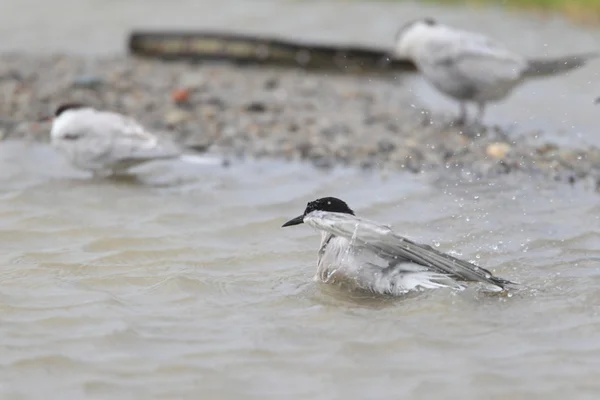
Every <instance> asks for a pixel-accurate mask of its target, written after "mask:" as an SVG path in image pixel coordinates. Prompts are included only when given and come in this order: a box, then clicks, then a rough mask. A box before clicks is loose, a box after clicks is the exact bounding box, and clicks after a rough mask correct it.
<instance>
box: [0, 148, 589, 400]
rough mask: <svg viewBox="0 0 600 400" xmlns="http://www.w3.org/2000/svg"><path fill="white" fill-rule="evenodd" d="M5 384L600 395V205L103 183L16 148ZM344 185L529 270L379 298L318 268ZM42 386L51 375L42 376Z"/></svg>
mask: <svg viewBox="0 0 600 400" xmlns="http://www.w3.org/2000/svg"><path fill="white" fill-rule="evenodd" d="M0 163H1V164H0V188H1V189H0V215H1V218H0V239H1V241H2V249H3V251H2V253H1V254H0V271H1V272H0V274H1V282H2V284H1V285H0V315H1V318H2V323H1V324H0V337H1V338H2V340H1V341H0V354H2V357H0V377H1V380H0V397H2V398H3V399H12V398H15V399H20V398H28V399H29V398H47V394H48V393H52V394H53V397H56V398H62V399H70V398H119V399H127V398H131V399H133V398H135V399H140V398H144V399H149V398H164V399H167V398H169V399H172V398H200V397H202V398H222V399H265V398H272V399H274V398H297V399H300V398H306V399H309V398H310V399H332V398H369V399H370V398H373V399H375V398H382V397H389V396H390V395H392V397H393V398H401V397H408V396H410V398H423V399H425V398H433V397H438V398H458V397H459V396H460V397H461V398H463V399H478V398H484V397H485V398H498V399H499V398H503V399H505V398H511V399H521V398H529V399H530V398H541V397H542V396H543V397H544V398H546V399H559V398H562V397H563V396H564V395H566V394H577V395H578V397H577V398H586V396H587V397H588V398H593V397H594V396H595V393H597V390H598V389H600V384H599V383H598V381H597V375H596V372H597V370H598V367H599V363H600V361H598V360H600V342H599V341H598V339H597V337H598V332H599V330H600V315H599V311H600V307H599V306H598V304H599V301H600V295H599V294H598V285H599V284H600V269H599V265H600V250H598V249H600V235H599V234H598V232H597V227H598V222H599V221H598V215H600V206H599V205H598V197H597V195H594V194H592V193H591V192H590V191H588V190H585V189H584V188H578V187H573V188H572V187H568V186H554V184H544V185H539V186H536V185H532V184H527V185H524V184H523V181H522V180H520V179H517V178H506V179H505V180H496V181H494V182H487V183H486V182H477V181H473V182H469V177H468V176H466V177H465V179H463V180H462V183H460V184H458V183H456V184H455V183H453V182H449V181H448V180H436V179H434V178H433V177H431V176H418V175H411V174H394V175H392V176H385V175H382V174H380V173H375V172H360V171H355V170H347V169H340V170H333V171H329V172H324V171H319V170H315V169H312V168H311V167H308V166H306V165H296V164H291V165H290V164H281V163H277V162H249V163H246V164H235V165H233V166H232V167H231V168H228V169H221V168H218V167H210V166H197V165H194V166H191V165H182V164H179V163H168V162H161V163H155V164H152V165H147V166H145V167H143V168H141V169H140V170H139V175H138V178H137V179H130V180H121V181H119V182H111V181H103V180H95V179H90V178H89V177H88V176H87V175H86V174H85V173H81V172H79V171H76V170H74V169H72V168H71V167H70V166H69V165H67V164H66V163H65V162H64V161H63V160H62V158H61V157H60V156H58V155H56V154H55V153H54V152H53V151H52V149H51V148H49V147H48V146H46V145H40V144H26V143H22V142H4V143H2V145H1V146H0ZM323 195H336V196H339V197H341V198H343V199H346V200H347V201H348V202H350V205H351V206H353V207H354V208H355V210H356V211H357V213H359V214H360V215H362V216H365V217H368V218H371V219H374V220H378V221H382V222H390V223H392V224H393V225H394V226H395V228H396V229H397V230H398V231H399V232H401V233H404V234H406V235H408V236H409V237H410V238H412V239H415V240H419V241H424V242H428V243H434V245H437V246H439V248H440V249H442V250H445V251H452V252H454V253H455V254H457V255H459V256H461V257H464V258H465V259H469V260H473V261H476V262H478V263H480V264H481V265H484V266H487V267H489V268H491V269H492V270H493V271H494V272H495V273H496V274H498V275H499V276H503V277H506V278H509V279H514V280H518V281H520V282H523V283H525V284H526V287H525V288H523V289H522V290H521V291H519V292H518V293H516V294H515V295H514V296H512V297H510V298H506V297H503V298H499V297H492V296H487V295H484V294H481V293H479V292H477V291H476V290H467V291H465V292H462V293H453V292H451V291H446V290H438V291H435V292H429V293H421V294H417V295H414V296H409V297H407V298H404V299H398V300H390V299H376V298H371V297H369V296H365V295H359V294H351V293H348V292H345V291H343V290H341V289H338V288H335V287H328V286H326V285H322V284H318V283H315V282H313V281H312V276H313V274H314V271H315V259H316V250H317V247H318V243H319V240H320V237H319V235H318V234H316V233H315V232H313V231H312V230H311V229H310V228H308V227H306V226H298V227H296V228H288V229H281V228H280V226H281V224H282V223H283V222H285V221H286V220H287V219H288V218H290V217H293V216H295V215H297V214H298V213H300V212H301V211H302V210H303V208H304V206H305V203H306V202H307V201H308V200H312V199H314V198H317V197H320V196H323ZM32 382H35V384H32Z"/></svg>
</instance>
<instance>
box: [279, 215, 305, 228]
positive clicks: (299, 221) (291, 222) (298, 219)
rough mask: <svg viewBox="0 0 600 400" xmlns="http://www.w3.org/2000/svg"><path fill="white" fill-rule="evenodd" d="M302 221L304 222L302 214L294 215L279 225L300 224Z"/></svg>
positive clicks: (283, 226)
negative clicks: (294, 216)
mask: <svg viewBox="0 0 600 400" xmlns="http://www.w3.org/2000/svg"><path fill="white" fill-rule="evenodd" d="M303 222H304V215H301V216H299V217H296V218H294V219H290V220H289V221H288V222H286V223H285V224H283V225H281V227H282V228H285V227H286V226H292V225H300V224H301V223H303Z"/></svg>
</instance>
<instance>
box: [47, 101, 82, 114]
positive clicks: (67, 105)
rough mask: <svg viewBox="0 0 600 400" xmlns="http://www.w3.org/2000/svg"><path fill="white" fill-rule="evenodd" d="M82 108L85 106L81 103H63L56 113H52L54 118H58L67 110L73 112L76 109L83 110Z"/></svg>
mask: <svg viewBox="0 0 600 400" xmlns="http://www.w3.org/2000/svg"><path fill="white" fill-rule="evenodd" d="M83 107H85V105H84V104H81V103H63V104H61V105H59V106H58V108H57V109H56V111H54V116H55V117H58V116H59V115H60V114H62V113H64V112H65V111H67V110H74V109H76V108H83Z"/></svg>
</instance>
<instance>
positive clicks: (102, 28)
mask: <svg viewBox="0 0 600 400" xmlns="http://www.w3.org/2000/svg"><path fill="white" fill-rule="evenodd" d="M66 16H68V17H66ZM423 16H433V17H436V18H437V19H439V20H440V21H442V22H446V23H448V24H451V25H455V26H457V27H462V28H465V29H470V30H475V31H480V32H483V33H485V34H487V35H489V36H491V37H493V38H495V39H497V40H498V41H500V42H502V43H504V44H505V45H506V46H507V47H508V48H510V49H512V50H514V51H516V52H519V53H521V54H524V55H527V56H530V57H543V56H561V55H565V54H569V53H579V52H589V51H598V49H599V48H600V30H598V29H585V28H582V27H578V26H575V25H573V24H570V23H568V22H566V21H564V20H563V19H560V18H542V17H535V16H533V15H531V14H518V13H509V12H505V11H503V9H502V8H501V7H497V8H492V9H487V8H482V7H476V8H460V7H441V6H435V5H431V4H429V5H423V4H419V2H401V1H342V0H340V1H277V0H260V1H259V0H256V1H249V0H222V1H215V0H177V1H163V0H128V1H126V2H123V1H110V0H54V1H52V6H51V7H49V6H48V5H47V1H45V0H19V1H3V2H0V37H2V41H0V51H2V52H5V51H26V52H35V53H56V52H67V53H69V52H70V53H80V54H89V55H100V54H114V53H116V52H124V51H125V49H126V43H127V36H128V34H129V33H130V32H131V30H132V29H135V28H156V29H173V28H178V29H216V30H224V31H236V32H242V33H255V34H270V35H271V34H275V35H282V36H284V37H289V38H293V39H305V40H310V41H318V42H322V41H326V42H333V43H354V44H357V43H358V44H365V45H375V46H378V47H389V46H391V45H392V44H393V38H394V36H395V33H396V31H397V30H398V28H399V26H400V25H401V24H402V23H404V22H406V21H408V20H411V19H414V18H419V17H423ZM599 71H600V60H597V61H595V62H593V63H591V64H590V65H588V66H586V67H584V68H582V69H579V70H576V71H572V72H570V73H569V74H567V75H564V76H561V77H555V78H548V79H541V80H537V81H532V82H530V83H527V84H526V85H523V86H521V87H520V88H518V89H517V90H515V91H514V93H513V94H512V95H511V96H510V97H509V98H508V99H507V100H506V101H504V102H501V103H497V104H495V105H493V106H491V107H489V110H488V111H487V115H486V118H485V121H486V123H487V124H498V125H500V126H502V127H506V128H507V127H511V126H515V127H516V132H532V131H533V132H539V135H540V137H541V138H542V139H544V140H551V141H554V142H556V143H559V144H562V145H572V146H584V145H588V144H595V145H600V135H598V130H599V129H600V118H599V115H600V114H599V112H600V111H599V110H600V108H599V106H597V105H594V100H595V99H596V98H597V97H598V96H600V84H598V82H600V79H599V78H600V76H599ZM405 83H406V80H403V81H402V84H405ZM408 89H409V90H412V91H413V92H414V93H415V104H419V105H425V106H426V107H427V108H430V109H432V110H434V111H437V112H445V113H449V114H453V115H454V114H456V113H457V112H458V108H457V105H456V104H455V103H454V102H452V101H450V100H448V99H446V98H445V97H443V96H441V95H440V94H438V93H437V92H436V91H435V90H434V89H432V88H431V87H430V86H429V85H428V84H426V83H425V82H424V81H423V80H422V79H420V78H415V79H413V80H411V81H410V82H409V87H408ZM471 112H473V110H472V111H471Z"/></svg>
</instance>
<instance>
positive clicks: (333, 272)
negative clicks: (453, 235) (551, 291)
mask: <svg viewBox="0 0 600 400" xmlns="http://www.w3.org/2000/svg"><path fill="white" fill-rule="evenodd" d="M301 223H306V224H308V225H309V226H311V227H312V228H314V229H316V230H318V231H321V233H322V236H321V247H320V249H319V258H318V262H317V273H316V275H315V280H317V281H321V282H325V283H334V282H338V283H349V284H350V285H352V286H354V287H357V288H359V289H363V290H368V291H371V292H375V293H379V294H390V295H400V294H403V293H406V292H408V291H410V290H414V289H435V288H443V287H449V288H454V289H459V290H462V289H464V287H465V286H464V284H463V282H467V281H470V282H479V283H482V284H484V285H486V286H488V287H489V289H490V290H493V291H503V290H505V289H507V288H508V287H510V286H512V285H517V284H516V283H514V282H511V281H508V280H505V279H502V278H498V277H495V276H494V275H492V273H491V272H490V271H488V270H486V269H483V268H481V267H478V266H476V265H474V264H471V263H469V262H466V261H462V260H459V259H457V258H454V257H452V256H450V255H448V254H444V253H441V252H439V251H437V250H435V249H434V248H432V247H431V246H427V245H422V244H418V243H415V242H412V241H410V240H408V239H406V238H404V237H402V236H400V235H398V234H397V233H395V232H394V231H393V230H392V229H391V228H390V227H389V226H386V225H379V224H377V223H376V222H372V221H369V220H366V219H362V218H359V217H356V216H355V215H354V211H352V210H351V209H350V207H348V205H347V204H346V203H345V202H344V201H342V200H340V199H337V198H335V197H324V198H321V199H317V200H314V201H311V202H310V203H308V204H307V206H306V209H305V210H304V213H303V214H302V215H300V216H298V217H296V218H294V219H291V220H289V221H288V222H286V223H285V224H283V227H286V226H292V225H298V224H301Z"/></svg>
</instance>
